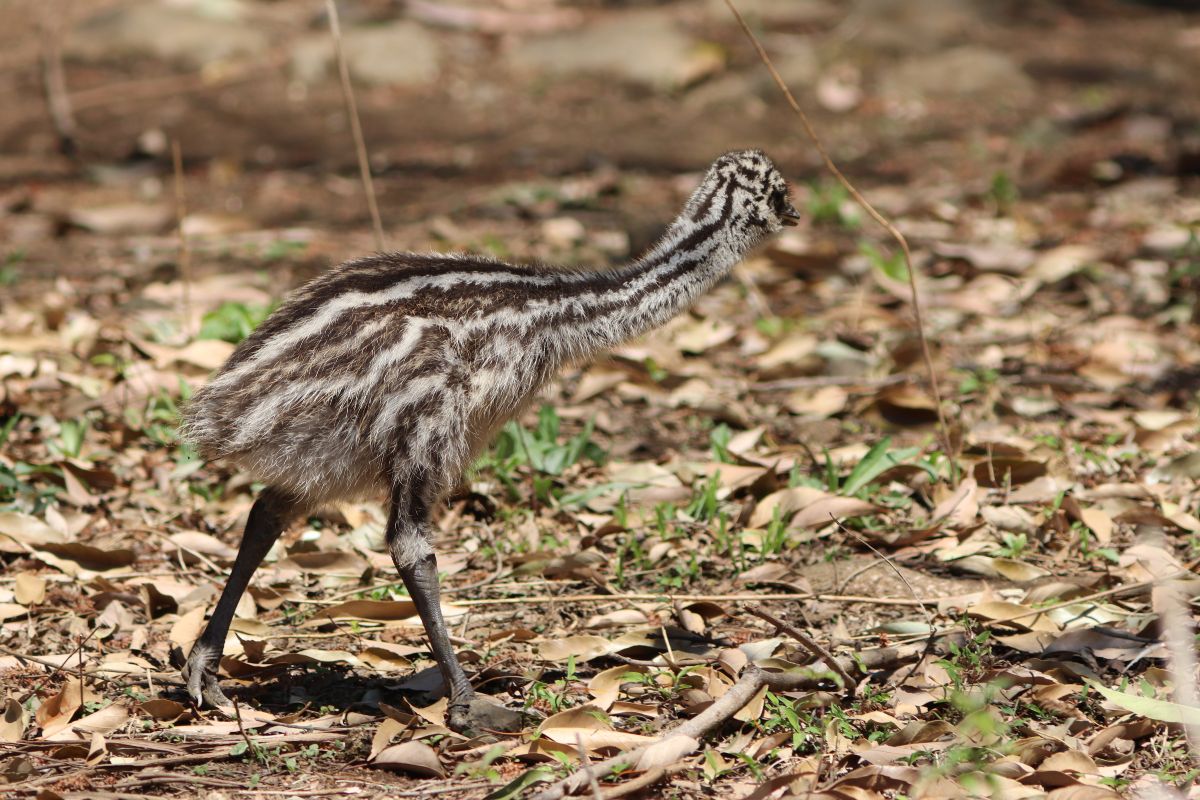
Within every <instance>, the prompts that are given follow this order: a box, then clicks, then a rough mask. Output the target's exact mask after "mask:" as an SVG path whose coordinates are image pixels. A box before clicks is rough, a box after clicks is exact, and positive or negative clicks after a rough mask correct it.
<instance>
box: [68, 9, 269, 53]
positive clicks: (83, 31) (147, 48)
mask: <svg viewBox="0 0 1200 800" xmlns="http://www.w3.org/2000/svg"><path fill="white" fill-rule="evenodd" d="M223 6H224V7H223V8H222V12H223V13H221V14H220V15H219V16H217V15H206V14H203V13H200V12H199V11H197V10H192V9H189V8H179V7H176V6H170V5H165V4H163V3H158V2H153V3H151V2H145V3H140V4H137V5H132V6H128V7H125V8H116V9H112V10H109V11H105V12H102V13H100V14H96V15H95V16H92V17H90V18H89V19H86V20H85V21H84V22H83V23H82V24H81V25H79V26H78V27H77V28H75V30H74V31H73V32H72V33H71V35H70V36H69V37H67V49H68V52H69V53H70V54H71V55H73V56H77V57H82V58H85V59H98V58H110V57H114V56H123V55H152V56H157V57H158V58H163V59H169V60H172V61H181V62H184V63H186V64H190V65H192V66H197V67H199V66H203V65H205V64H209V63H212V62H214V61H221V60H223V59H228V58H233V57H238V56H254V55H259V54H261V53H263V52H265V51H266V49H267V47H268V46H269V45H270V40H269V39H268V37H267V35H266V34H265V33H264V32H263V31H262V29H261V28H259V27H257V26H254V25H247V24H246V21H245V20H244V19H241V16H242V13H241V11H240V9H241V7H240V6H239V5H237V4H223Z"/></svg>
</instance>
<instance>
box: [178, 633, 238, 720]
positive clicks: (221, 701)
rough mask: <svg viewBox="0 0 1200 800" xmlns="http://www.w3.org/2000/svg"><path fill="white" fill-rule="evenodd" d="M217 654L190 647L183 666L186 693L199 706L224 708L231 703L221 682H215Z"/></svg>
mask: <svg viewBox="0 0 1200 800" xmlns="http://www.w3.org/2000/svg"><path fill="white" fill-rule="evenodd" d="M219 660H220V658H219V656H217V657H214V656H213V654H211V653H209V652H207V651H205V650H202V649H198V648H192V653H191V655H189V656H188V660H187V663H186V664H185V665H184V667H183V679H184V680H185V681H187V693H188V696H189V697H190V698H191V699H192V702H193V703H195V704H196V705H197V706H199V707H200V708H225V707H228V706H231V705H233V703H232V702H231V701H230V699H229V698H228V697H226V696H225V692H223V691H222V690H221V684H220V683H218V682H217V662H218V661H219Z"/></svg>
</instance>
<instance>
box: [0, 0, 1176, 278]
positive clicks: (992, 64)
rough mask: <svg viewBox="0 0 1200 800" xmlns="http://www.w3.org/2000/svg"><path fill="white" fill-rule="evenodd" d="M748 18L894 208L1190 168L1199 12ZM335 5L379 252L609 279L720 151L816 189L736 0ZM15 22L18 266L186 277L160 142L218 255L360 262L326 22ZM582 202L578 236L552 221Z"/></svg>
mask: <svg viewBox="0 0 1200 800" xmlns="http://www.w3.org/2000/svg"><path fill="white" fill-rule="evenodd" d="M739 5H740V7H741V9H742V10H743V11H744V13H745V14H746V16H747V17H748V19H749V20H750V22H751V24H752V25H753V26H754V28H755V29H756V30H757V31H758V32H759V33H760V35H761V36H762V37H763V41H764V43H765V44H766V46H767V48H768V50H769V51H770V53H771V54H772V56H773V58H774V59H775V61H776V63H777V65H778V67H779V69H780V72H781V73H782V75H783V77H784V78H785V79H786V80H787V81H788V83H789V84H790V85H791V87H792V88H793V91H795V92H796V94H797V95H798V97H799V98H800V100H801V102H802V103H803V104H804V105H805V107H806V108H807V109H808V112H809V113H810V114H811V115H812V116H813V118H814V121H815V122H816V123H817V126H818V129H819V131H820V132H821V134H822V136H823V138H824V140H825V143H826V145H827V147H828V148H829V149H830V151H831V152H832V154H833V156H834V158H835V159H837V160H838V161H839V162H840V164H841V165H842V167H843V168H844V169H845V170H846V171H847V172H848V173H849V174H850V175H851V176H852V177H853V178H854V179H856V180H858V181H860V182H861V183H863V184H864V186H866V187H871V188H874V189H876V191H875V192H874V193H873V195H872V196H874V197H875V198H876V199H877V200H878V201H879V202H880V203H881V204H882V205H883V206H885V207H887V208H890V209H892V210H904V209H905V208H906V207H907V205H906V204H912V203H916V202H920V203H923V204H925V205H926V206H928V205H930V204H935V203H937V202H938V201H939V200H941V199H944V198H945V197H947V196H948V193H958V194H961V195H963V196H966V197H970V198H972V199H973V200H978V201H979V202H990V201H995V202H1005V201H1006V198H1013V199H1016V198H1017V197H1024V198H1029V197H1034V196H1040V195H1044V194H1045V193H1046V192H1051V191H1064V190H1065V191H1076V192H1087V191H1091V190H1099V189H1102V188H1104V187H1111V186H1113V185H1116V184H1121V183H1124V182H1128V181H1131V180H1137V179H1143V178H1148V177H1156V178H1159V179H1163V180H1172V179H1178V180H1186V179H1188V178H1192V177H1194V176H1195V175H1196V174H1197V172H1198V171H1200V127H1198V125H1200V123H1198V122H1197V118H1198V115H1197V106H1198V104H1200V91H1198V88H1200V87H1198V86H1197V82H1198V81H1200V77H1198V76H1200V16H1198V15H1196V14H1195V12H1190V11H1189V10H1188V7H1189V6H1192V5H1194V4H1192V3H1173V4H1172V3H1149V2H1123V1H1122V0H1071V1H1070V2H1067V1H1063V2H998V1H997V0H923V2H920V3H906V2H895V1H894V0H856V1H855V2H832V0H742V2H741V3H740V4H739ZM339 7H340V9H341V16H342V18H343V19H342V23H343V28H344V38H345V47H346V51H347V53H348V59H349V69H350V74H351V77H352V80H353V83H354V86H355V91H356V93H357V100H358V104H359V107H360V109H361V116H362V120H363V128H364V131H365V136H366V141H367V146H368V150H369V153H370V160H371V164H372V167H373V170H374V172H375V175H376V178H377V180H376V187H377V191H378V195H379V202H380V206H381V209H382V216H383V219H384V223H385V226H386V227H387V229H388V232H389V237H388V245H389V246H390V247H395V248H425V247H433V246H439V247H444V246H446V245H451V246H468V247H473V248H479V247H484V248H488V247H491V248H492V249H503V250H505V251H506V252H507V253H512V254H514V255H515V256H526V257H529V256H539V257H551V256H553V257H563V256H564V255H565V253H564V250H566V251H579V252H576V253H575V254H576V255H577V256H579V257H582V258H584V259H586V260H592V261H597V262H600V263H603V262H605V261H606V260H611V259H619V258H622V257H625V256H626V255H628V254H629V252H630V250H631V249H632V250H636V249H638V248H640V247H642V246H644V245H645V244H646V243H647V242H648V241H649V240H650V239H651V238H652V237H653V236H654V235H655V234H656V232H657V231H658V230H659V229H660V228H661V226H662V225H663V224H664V223H665V222H666V221H668V220H669V218H670V216H671V215H672V214H673V213H674V210H675V206H676V204H677V202H678V201H679V199H680V198H681V197H682V196H683V194H684V192H685V191H686V189H687V187H688V186H689V184H688V178H687V177H685V178H684V179H682V180H681V181H678V182H677V181H674V180H672V179H673V178H674V177H676V176H679V175H685V176H686V175H687V174H689V173H695V172H697V171H699V170H702V169H703V168H704V166H705V165H706V164H707V163H709V162H710V161H711V159H712V158H713V157H714V156H715V155H717V154H719V153H720V152H722V151H724V150H728V149H731V148H741V147H748V146H758V147H763V148H765V149H766V150H767V151H768V152H769V153H770V155H772V156H773V157H774V158H775V159H776V160H777V161H778V162H779V163H780V165H781V166H782V167H783V168H784V170H785V172H786V173H787V174H788V175H789V176H790V177H792V178H794V179H795V180H796V182H797V183H798V184H799V185H800V189H801V192H802V193H803V192H804V191H806V189H805V187H804V184H805V183H806V182H807V181H810V180H812V179H814V178H817V177H818V176H819V175H820V170H819V168H818V161H817V159H816V157H815V153H814V152H813V150H812V148H811V147H810V146H809V145H808V143H807V142H806V141H805V140H804V139H803V137H802V136H801V135H800V131H799V128H798V126H797V124H796V121H795V119H794V118H793V117H792V116H791V115H790V113H788V112H787V110H786V107H785V106H784V104H783V103H782V100H781V98H780V97H779V96H778V93H777V90H776V88H775V87H774V86H773V85H772V84H771V82H770V79H769V76H768V75H767V73H766V71H765V70H764V68H763V67H762V65H761V64H760V63H759V61H758V59H757V58H756V57H755V56H754V54H753V51H752V50H751V49H750V48H749V46H748V43H747V42H746V41H745V39H744V38H743V36H742V34H741V32H740V31H739V30H738V28H737V26H736V24H735V22H734V20H733V19H732V17H731V16H730V14H729V12H728V10H727V9H726V7H725V5H724V3H723V2H722V0H691V1H689V2H634V1H633V0H629V1H628V2H601V1H600V0H507V1H506V2H499V3H492V2H469V0H461V1H460V2H454V3H441V2H431V1H429V0H411V1H410V2H401V1H400V0H343V2H340V3H339ZM0 30H3V33H0V36H3V37H4V38H5V39H6V40H7V42H6V45H5V47H4V48H3V53H2V54H0V97H2V98H3V102H2V103H0V107H2V108H3V112H0V185H3V186H4V187H5V191H4V194H3V196H2V197H0V240H3V241H4V242H5V246H6V247H8V248H9V250H10V252H11V251H14V250H18V249H19V250H20V251H21V253H22V254H23V264H24V265H25V267H23V268H22V270H23V271H26V272H30V273H34V274H37V275H39V276H47V275H55V274H62V275H67V276H72V275H74V274H76V272H77V271H78V270H84V271H85V273H84V274H92V275H95V274H96V273H95V272H94V270H95V269H96V267H97V266H98V265H101V264H103V265H104V269H103V270H102V274H104V275H107V276H110V277H111V276H112V274H113V273H114V271H115V273H116V274H120V275H126V276H130V277H132V274H133V273H137V274H140V275H142V276H144V275H146V274H147V273H148V271H151V270H158V271H159V273H158V274H159V275H160V277H161V276H163V275H165V274H166V273H165V272H163V271H164V270H165V271H166V272H169V271H170V270H171V269H172V264H171V261H172V256H171V255H170V250H171V249H172V245H170V243H169V242H157V241H156V240H155V239H154V238H153V237H154V236H155V235H161V234H166V233H170V231H171V229H172V228H173V227H174V225H175V212H174V205H175V200H174V192H173V189H172V186H171V152H170V145H171V142H172V141H178V142H179V145H180V148H181V152H182V156H183V165H184V170H185V173H186V187H185V188H186V192H185V196H186V205H187V215H188V219H187V223H188V224H187V228H188V229H189V232H190V233H191V234H193V235H194V236H195V237H196V239H197V246H198V247H200V248H201V250H204V248H206V247H211V246H217V244H218V243H219V242H221V241H223V239H222V237H229V236H233V239H232V240H231V241H238V240H239V237H241V238H246V235H247V234H248V233H249V232H251V231H267V230H279V229H284V228H300V229H303V239H304V241H305V242H307V244H306V246H305V253H304V254H299V255H301V256H303V257H302V258H301V259H300V260H301V261H306V260H308V259H311V261H312V264H311V265H310V266H315V265H323V264H326V263H328V262H329V261H331V260H332V261H337V260H341V259H342V258H344V257H348V256H350V255H351V254H353V253H355V252H359V251H362V250H366V249H369V248H370V247H371V241H370V239H368V238H363V237H362V235H363V234H364V233H366V232H367V231H368V230H369V227H370V226H369V219H368V216H367V211H366V204H365V202H364V201H363V196H362V190H361V188H360V187H359V185H358V177H357V171H356V167H355V160H354V159H355V153H354V148H353V145H352V140H351V137H350V132H349V128H348V125H347V118H346V114H345V111H344V106H343V99H342V95H341V92H340V89H339V86H338V82H337V69H336V63H335V61H334V58H333V52H334V51H333V44H332V41H331V37H330V34H329V30H328V21H327V19H326V16H325V11H324V4H323V3H322V2H317V0H305V1H303V2H301V1H299V0H272V1H267V0H11V1H10V2H8V3H6V4H4V6H3V7H2V8H0ZM52 109H53V111H52ZM55 120H57V124H56V123H55ZM64 136H65V137H67V138H68V139H69V143H68V147H69V148H70V151H69V153H70V154H69V155H64V153H63V138H64ZM826 199H828V198H826ZM832 199H833V200H834V201H837V200H838V199H839V198H838V197H834V198H832ZM564 210H566V211H567V212H569V214H568V216H569V219H570V220H574V221H575V222H578V223H581V226H582V229H581V226H580V225H576V224H575V223H574V222H571V221H566V222H564V221H558V222H555V223H554V224H550V225H545V224H543V225H542V227H541V228H540V229H539V224H541V223H546V222H547V221H549V220H551V219H553V218H556V217H558V216H560V212H563V211H564ZM1147 212H1148V213H1149V214H1150V217H1151V218H1153V217H1155V216H1156V215H1155V214H1154V213H1152V212H1150V210H1149V209H1147ZM1062 221H1063V222H1064V223H1066V224H1068V225H1069V224H1070V223H1071V222H1073V221H1075V220H1074V219H1073V218H1071V217H1069V215H1068V217H1067V218H1066V219H1064V220H1062ZM513 223H519V224H518V225H517V226H516V227H513ZM539 230H540V232H541V233H543V234H545V236H544V237H543V236H535V235H533V234H534V233H536V232H538V231H539ZM1100 233H1103V231H1101V232H1100ZM298 235H299V233H297V234H296V236H298ZM1056 235H1063V236H1065V235H1066V233H1065V231H1057V232H1056ZM131 236H132V237H149V238H142V239H136V240H135V239H130V238H128V237H131ZM493 237H494V239H495V240H496V241H491V243H490V244H489V241H490V240H491V239H492V238H493ZM251 238H253V237H251ZM291 238H292V239H295V236H292V237H291ZM542 238H546V239H548V241H536V240H537V239H542ZM135 242H136V246H135ZM564 245H567V246H568V247H565V248H564ZM164 247H165V248H166V249H165V250H164V249H163V248H164ZM235 249H236V248H235ZM290 255H291V256H293V257H295V256H296V255H297V254H296V253H292V254H290ZM217 260H220V259H217ZM293 260H294V258H293ZM216 266H218V265H216V264H215V263H214V260H213V259H210V258H208V257H206V256H205V255H204V253H203V252H201V253H199V254H198V257H197V259H196V264H195V267H196V269H197V270H199V271H201V272H202V271H204V270H206V269H209V268H215V267H216ZM225 266H232V265H231V264H229V263H228V262H226V263H225ZM88 270H93V271H92V272H87V271H88ZM284 280H285V281H286V280H287V279H286V278H285V279H284Z"/></svg>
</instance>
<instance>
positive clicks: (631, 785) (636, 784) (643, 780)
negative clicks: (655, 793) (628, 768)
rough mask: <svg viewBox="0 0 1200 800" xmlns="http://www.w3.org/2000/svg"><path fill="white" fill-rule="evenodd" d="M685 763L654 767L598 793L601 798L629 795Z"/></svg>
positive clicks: (676, 769)
mask: <svg viewBox="0 0 1200 800" xmlns="http://www.w3.org/2000/svg"><path fill="white" fill-rule="evenodd" d="M684 766H686V765H685V764H683V763H682V762H678V761H677V762H675V763H674V764H671V765H669V766H666V767H655V768H654V769H650V770H646V771H645V772H643V773H642V774H641V775H640V776H639V777H637V778H634V779H633V780H631V781H625V782H624V783H622V784H621V785H619V786H614V787H612V788H611V789H609V790H608V791H606V792H604V793H603V794H601V795H600V797H601V800H617V798H619V797H625V796H626V795H631V794H633V793H634V792H640V791H641V790H642V789H645V788H646V787H647V786H653V785H654V784H656V783H658V782H659V781H661V780H662V779H663V778H665V777H667V775H669V774H671V773H672V772H678V771H679V770H681V769H683V768H684Z"/></svg>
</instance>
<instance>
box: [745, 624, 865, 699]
mask: <svg viewBox="0 0 1200 800" xmlns="http://www.w3.org/2000/svg"><path fill="white" fill-rule="evenodd" d="M746 611H747V613H750V614H753V615H754V616H756V617H758V618H759V619H763V620H766V621H767V622H769V623H771V624H772V625H774V626H775V628H776V630H779V631H782V632H783V633H786V634H787V635H788V636H791V637H792V638H793V639H795V640H796V641H797V642H799V643H800V646H801V647H803V648H804V649H805V650H807V651H808V652H809V654H810V655H812V656H813V657H815V658H818V659H820V660H821V661H823V662H825V665H826V666H827V667H829V669H831V670H833V671H834V672H835V673H837V676H838V677H839V678H841V680H842V688H843V689H845V690H846V691H847V692H848V693H849V695H850V696H851V697H854V695H855V693H856V692H857V690H858V681H856V680H854V679H853V678H851V677H850V673H849V672H847V671H846V670H844V669H842V665H841V664H839V663H838V660H837V659H836V658H834V657H833V653H830V652H829V651H828V650H826V649H825V648H824V647H821V645H819V644H817V643H816V642H815V641H813V640H812V639H811V638H810V637H809V636H808V635H807V634H805V633H804V631H802V630H800V629H799V628H797V627H796V626H795V625H792V624H791V623H788V622H784V621H783V620H781V619H779V618H778V617H776V616H774V615H772V614H768V613H767V612H766V611H764V610H763V609H762V607H760V606H756V605H748V606H746Z"/></svg>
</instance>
